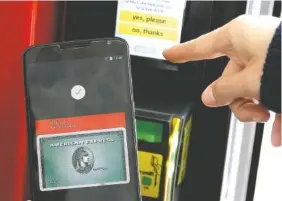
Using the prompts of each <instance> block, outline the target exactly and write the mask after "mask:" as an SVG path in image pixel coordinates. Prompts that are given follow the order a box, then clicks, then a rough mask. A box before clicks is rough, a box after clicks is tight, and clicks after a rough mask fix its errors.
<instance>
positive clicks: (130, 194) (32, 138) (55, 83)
mask: <svg viewBox="0 0 282 201" xmlns="http://www.w3.org/2000/svg"><path fill="white" fill-rule="evenodd" d="M35 49H36V48H35ZM47 50H48V48H45V50H44V51H45V52H46V53H48V51H47ZM82 50H83V48H82ZM32 51H33V50H32V49H31V50H30V55H28V53H27V55H25V68H24V69H25V87H26V104H27V117H28V123H29V128H28V135H29V150H30V154H29V155H30V164H29V167H30V172H31V189H32V195H33V199H32V200H34V201H77V200H79V201H112V200H122V201H139V200H140V192H139V179H138V167H137V152H136V138H135V135H136V133H135V125H134V116H133V115H134V113H133V100H132V91H131V86H130V85H131V76H130V68H129V66H128V63H129V62H128V56H127V55H126V54H123V55H122V54H116V52H112V53H111V52H108V54H105V56H101V55H102V54H99V55H100V56H94V57H84V58H83V57H81V54H80V53H81V51H79V50H78V49H75V51H73V53H72V54H69V55H73V56H72V58H71V59H62V58H69V57H66V56H62V55H64V54H63V52H64V51H62V52H61V53H58V52H57V53H55V51H50V52H52V54H53V56H50V55H51V54H50V52H49V56H50V58H52V59H50V60H51V61H48V54H44V53H40V54H38V52H39V51H37V57H36V56H34V54H33V55H32ZM35 52H36V51H34V52H33V53H35ZM88 53H89V52H88ZM38 55H39V56H41V57H42V58H44V59H43V60H44V61H42V59H40V58H39V56H38ZM54 55H56V56H54ZM78 55H80V56H78ZM75 57H77V58H78V59H74V58H75ZM27 58H36V59H35V61H34V60H31V59H27ZM39 60H41V61H39ZM76 85H80V86H82V87H83V88H84V89H85V96H84V97H83V98H81V99H79V100H77V99H75V98H73V97H72V92H71V90H72V88H73V87H74V86H76ZM111 113H125V122H126V126H125V127H126V128H125V130H126V139H127V141H126V144H127V146H125V147H126V148H127V151H126V152H127V153H128V170H129V172H128V174H129V177H130V181H129V183H125V184H114V185H105V186H103V185H100V186H96V187H85V188H72V189H61V190H55V191H54V190H50V191H41V190H40V188H39V186H40V185H39V183H40V182H39V181H40V178H39V175H40V173H39V172H40V171H39V168H38V158H39V157H38V150H37V144H36V140H37V137H36V130H37V128H36V126H35V125H36V122H37V121H39V120H49V119H54V118H68V117H78V118H81V117H84V116H87V115H101V114H111ZM93 123H95V122H93ZM94 154H95V153H94ZM103 154H105V155H104V156H105V157H107V152H106V151H105V152H104V153H103ZM54 157H55V156H54ZM57 158H58V157H57ZM39 160H41V159H39ZM62 160H64V159H63V158H62ZM109 162H110V161H109ZM115 165H116V164H112V167H114V166H115ZM52 168H53V169H54V168H56V167H52ZM52 168H51V170H52ZM98 168H99V167H98ZM66 169H67V168H66ZM96 169H97V168H96ZM85 178H87V177H85ZM70 180H71V179H70Z"/></svg>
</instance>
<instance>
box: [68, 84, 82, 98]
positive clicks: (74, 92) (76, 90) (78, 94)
mask: <svg viewBox="0 0 282 201" xmlns="http://www.w3.org/2000/svg"><path fill="white" fill-rule="evenodd" d="M85 93H86V91H85V88H84V87H83V86H81V85H75V86H74V87H73V88H72V89H71V96H72V97H73V98H74V99H75V100H80V99H82V98H84V96H85Z"/></svg>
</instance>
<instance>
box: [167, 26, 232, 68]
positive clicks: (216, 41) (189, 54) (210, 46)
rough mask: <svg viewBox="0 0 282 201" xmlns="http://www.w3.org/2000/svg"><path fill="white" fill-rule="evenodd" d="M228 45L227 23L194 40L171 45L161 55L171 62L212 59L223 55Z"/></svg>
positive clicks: (229, 44)
mask: <svg viewBox="0 0 282 201" xmlns="http://www.w3.org/2000/svg"><path fill="white" fill-rule="evenodd" d="M230 46H231V43H230V38H229V34H228V25H225V26H223V27H220V28H218V29H216V30H214V31H212V32H210V33H207V34H204V35H202V36H200V37H198V38H196V39H194V40H191V41H188V42H185V43H182V44H179V45H176V46H174V47H171V48H169V49H167V50H165V51H164V52H163V55H164V57H165V58H166V59H167V60H169V61H171V62H173V63H183V62H187V61H197V60H203V59H214V58H217V57H220V56H224V55H225V54H226V51H227V50H228V49H229V47H230Z"/></svg>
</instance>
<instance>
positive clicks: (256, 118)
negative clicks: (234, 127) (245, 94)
mask: <svg viewBox="0 0 282 201" xmlns="http://www.w3.org/2000/svg"><path fill="white" fill-rule="evenodd" d="M268 119H269V118H267V117H265V118H263V117H254V118H253V121H254V122H257V123H265V122H267V121H268Z"/></svg>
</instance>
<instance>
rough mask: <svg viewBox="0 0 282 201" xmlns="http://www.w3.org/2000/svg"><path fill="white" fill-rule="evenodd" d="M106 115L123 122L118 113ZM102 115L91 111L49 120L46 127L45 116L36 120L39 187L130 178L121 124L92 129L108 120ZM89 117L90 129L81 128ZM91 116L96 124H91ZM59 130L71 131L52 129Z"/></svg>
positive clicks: (118, 181) (80, 185) (67, 186)
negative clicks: (81, 115)
mask: <svg viewBox="0 0 282 201" xmlns="http://www.w3.org/2000/svg"><path fill="white" fill-rule="evenodd" d="M98 116H99V115H98ZM106 116H108V117H110V116H112V117H116V119H117V120H118V119H119V118H118V116H120V117H121V118H120V120H118V121H120V123H121V124H120V125H124V123H122V122H123V121H122V119H123V117H124V115H123V114H122V113H121V114H120V115H119V114H112V115H111V114H110V116H109V115H106ZM106 116H103V115H102V116H100V119H97V117H96V115H93V116H87V117H73V118H66V119H56V120H49V127H48V126H47V124H46V123H48V120H40V121H38V122H37V125H38V129H37V131H38V133H40V134H38V133H37V155H38V168H39V187H40V190H41V191H51V190H62V189H72V188H83V187H92V186H105V185H114V184H125V183H128V182H129V181H130V178H129V167H128V149H127V142H126V131H125V129H124V127H120V128H111V129H109V128H107V129H99V130H98V129H95V127H97V125H100V126H101V125H103V126H104V127H106V125H108V124H110V121H109V119H108V120H107V119H106ZM91 119H92V121H91V122H92V126H93V128H94V129H93V130H84V128H89V126H90V125H91V122H89V121H90V120H91ZM113 119H114V118H113ZM87 120H88V121H87ZM95 120H96V122H97V120H98V121H100V124H95ZM105 121H106V122H105ZM107 122H108V123H107ZM116 123H117V122H116ZM95 125H96V126H95ZM51 130H53V133H51V132H50V131H51ZM60 130H68V131H71V132H64V133H62V132H59V133H58V132H56V131H60ZM81 130H83V131H81ZM48 131H49V132H48ZM112 164H115V165H114V166H113V165H112Z"/></svg>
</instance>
